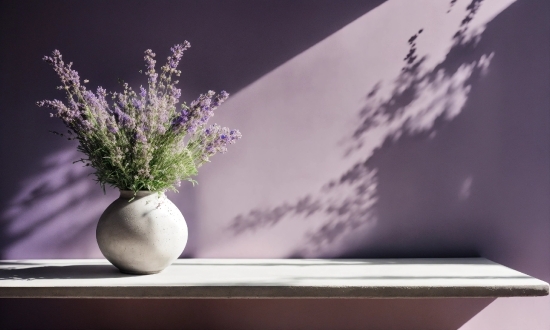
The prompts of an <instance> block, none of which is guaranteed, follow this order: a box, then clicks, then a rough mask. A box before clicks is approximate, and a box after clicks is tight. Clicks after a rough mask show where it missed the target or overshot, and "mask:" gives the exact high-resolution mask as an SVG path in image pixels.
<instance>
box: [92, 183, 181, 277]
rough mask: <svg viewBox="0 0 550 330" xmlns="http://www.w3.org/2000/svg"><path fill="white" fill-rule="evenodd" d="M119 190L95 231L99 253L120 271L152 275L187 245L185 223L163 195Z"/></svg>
mask: <svg viewBox="0 0 550 330" xmlns="http://www.w3.org/2000/svg"><path fill="white" fill-rule="evenodd" d="M133 197H134V193H133V192H132V191H126V190H121V191H120V197H119V198H118V199H117V200H115V201H114V202H113V203H111V205H109V206H108V207H107V209H106V210H105V211H104V212H103V214H102V215H101V217H100V218H99V222H98V224H97V230H96V238H97V243H98V245H99V249H100V250H101V253H103V255H104V256H105V258H106V259H107V260H109V262H111V263H112V264H113V265H115V266H116V267H117V268H118V269H119V270H120V271H121V272H123V273H129V274H155V273H158V272H160V271H162V270H163V269H164V268H166V267H168V266H169V265H170V264H171V263H172V262H174V261H175V260H176V259H177V258H178V257H179V256H180V254H181V253H182V252H183V249H184V248H185V245H186V244H187V224H186V223H185V219H184V218H183V215H182V214H181V212H180V211H179V209H178V208H177V207H176V206H175V205H174V204H173V203H172V202H171V201H170V200H169V199H168V198H167V197H166V195H165V194H164V193H154V192H150V191H139V192H137V195H136V196H135V198H134V199H133V200H132V201H130V199H132V198H133Z"/></svg>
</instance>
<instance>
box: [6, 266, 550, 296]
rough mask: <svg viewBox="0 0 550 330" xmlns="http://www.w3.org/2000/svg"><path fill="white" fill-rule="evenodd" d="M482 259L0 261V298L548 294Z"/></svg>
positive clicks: (536, 283) (543, 286) (530, 281)
mask: <svg viewBox="0 0 550 330" xmlns="http://www.w3.org/2000/svg"><path fill="white" fill-rule="evenodd" d="M548 291H549V286H548V283H546V282H543V281H541V280H538V279H536V278H533V277H531V276H528V275H525V274H523V273H520V272H518V271H515V270H513V269H510V268H508V267H505V266H502V265H500V264H497V263H494V262H492V261H489V260H487V259H483V258H464V259H455V258H452V259H448V258H441V259H328V260H327V259H179V260H177V261H176V262H175V263H174V264H173V265H172V266H170V267H168V268H167V269H166V270H164V271H163V272H161V273H159V274H155V275H127V274H122V273H120V272H118V270H117V269H116V268H115V267H114V266H112V265H111V264H109V263H108V262H107V261H106V260H95V259H84V260H74V259H60V260H5V261H0V298H442V297H521V296H525V297H527V296H545V295H548Z"/></svg>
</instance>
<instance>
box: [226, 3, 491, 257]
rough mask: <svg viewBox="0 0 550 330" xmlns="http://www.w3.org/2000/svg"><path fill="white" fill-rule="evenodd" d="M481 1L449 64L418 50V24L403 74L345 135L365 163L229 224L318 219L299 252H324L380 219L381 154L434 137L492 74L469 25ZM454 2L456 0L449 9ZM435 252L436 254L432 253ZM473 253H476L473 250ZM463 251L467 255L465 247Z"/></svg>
mask: <svg viewBox="0 0 550 330" xmlns="http://www.w3.org/2000/svg"><path fill="white" fill-rule="evenodd" d="M481 4H482V0H473V1H471V3H470V4H469V5H468V6H467V10H466V15H465V16H464V18H463V20H462V21H461V23H460V26H459V27H458V30H457V32H456V34H455V35H454V36H453V44H452V47H451V48H450V50H449V51H448V53H447V54H446V56H445V58H444V60H443V61H442V62H440V63H438V64H436V65H435V66H434V67H431V68H430V67H428V65H426V62H427V59H429V55H427V54H426V55H422V56H421V55H420V54H419V51H418V49H417V40H418V39H419V38H421V37H422V33H423V32H424V31H423V28H422V27H419V30H418V31H417V32H416V33H415V34H414V35H412V36H411V38H410V39H409V40H408V44H409V52H408V53H407V54H406V56H405V58H404V59H403V61H404V65H403V68H402V70H401V73H400V74H399V75H398V76H397V77H396V78H395V79H394V81H392V82H390V83H389V85H390V86H384V84H386V83H385V82H379V83H378V84H376V85H375V86H374V87H373V88H372V89H371V90H370V91H369V92H368V93H367V95H366V102H365V105H364V107H363V108H362V109H361V110H360V111H359V120H358V122H360V124H359V125H358V126H357V127H356V128H355V130H354V132H353V134H352V135H351V136H349V137H347V138H345V141H344V144H345V145H347V148H346V152H345V157H353V156H356V157H357V155H359V157H358V159H360V161H358V162H356V163H355V164H354V165H353V166H352V167H351V168H349V169H348V170H347V171H346V172H344V173H343V174H342V175H341V176H340V177H338V178H336V179H334V180H332V181H330V182H327V183H326V184H325V185H324V187H323V188H322V189H321V190H320V191H319V192H318V193H313V194H309V195H306V196H304V197H303V198H300V199H298V200H296V201H294V202H285V203H282V204H280V205H278V206H275V207H272V208H267V209H261V208H258V209H253V210H251V211H250V212H249V213H247V214H240V215H238V216H236V217H235V218H234V219H233V220H232V222H231V224H230V226H229V230H230V231H232V232H233V233H234V234H235V235H239V234H242V233H244V232H247V231H255V230H259V229H261V228H266V227H270V226H274V225H276V224H277V223H279V222H280V221H283V220H291V219H292V220H294V219H297V218H303V219H307V218H314V217H315V219H316V221H319V223H318V224H317V225H316V226H315V229H314V230H311V231H310V232H308V233H307V234H306V238H305V243H304V244H303V248H301V249H298V250H297V251H296V252H295V253H294V254H293V255H292V256H293V257H308V256H322V255H324V252H323V250H324V249H325V248H326V247H328V246H330V245H331V244H334V243H338V241H339V240H341V239H342V238H343V237H347V235H350V234H353V233H354V232H357V231H363V232H364V230H368V228H372V226H374V225H376V223H377V222H378V221H379V220H378V219H379V214H378V211H377V205H378V202H379V194H378V190H379V186H378V184H379V180H378V171H379V168H377V167H376V166H374V164H373V158H374V156H375V155H377V154H378V153H381V152H382V153H383V152H384V150H386V149H387V148H390V147H391V145H392V144H395V143H396V142H397V141H400V140H403V139H408V138H412V139H425V140H430V139H433V138H434V137H435V136H436V131H437V130H438V129H440V128H442V127H443V126H445V124H446V123H447V122H450V121H452V120H453V119H454V118H455V117H456V116H458V115H459V114H460V113H461V111H462V109H463V107H464V105H465V103H466V101H467V99H468V96H469V93H470V90H471V89H472V87H473V86H475V84H476V83H477V82H478V81H479V80H480V79H482V76H483V75H484V74H485V73H486V72H487V69H488V66H489V64H490V61H491V59H492V57H493V55H494V53H492V52H487V51H486V50H483V49H481V48H480V47H479V44H480V42H481V40H482V32H481V31H471V28H470V26H469V25H470V22H471V21H472V19H473V18H474V16H475V15H476V13H477V12H478V10H479V8H480V6H481ZM453 5H454V1H453V2H451V4H450V8H449V11H451V10H452V9H453ZM384 87H387V88H385V90H386V91H387V92H384V91H383V90H384ZM377 134H383V138H382V139H380V144H378V145H376V146H374V147H373V146H372V144H371V145H370V146H367V143H365V142H366V141H368V140H369V138H370V137H372V136H373V135H377ZM360 155H363V156H362V157H361V156H360ZM402 166H406V164H402ZM471 185H472V178H471V177H467V178H466V179H465V181H464V182H463V183H462V187H461V191H462V193H461V196H462V198H468V196H469V193H470V187H471ZM317 219H319V220H317ZM428 254H432V256H433V252H431V253H430V252H428ZM466 254H467V255H471V256H476V253H475V252H471V251H468V252H466ZM400 255H401V256H404V255H403V254H402V253H401V254H400ZM461 255H462V256H464V252H463V251H462V252H461ZM373 256H374V255H373ZM385 256H387V255H385Z"/></svg>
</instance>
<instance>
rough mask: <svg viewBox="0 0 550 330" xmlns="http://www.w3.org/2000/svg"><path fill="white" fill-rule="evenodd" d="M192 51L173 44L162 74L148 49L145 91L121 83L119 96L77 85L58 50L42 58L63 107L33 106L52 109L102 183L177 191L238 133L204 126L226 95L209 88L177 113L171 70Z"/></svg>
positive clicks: (51, 104)
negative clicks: (62, 93) (55, 78)
mask: <svg viewBox="0 0 550 330" xmlns="http://www.w3.org/2000/svg"><path fill="white" fill-rule="evenodd" d="M190 46H191V45H190V44H189V43H188V42H187V41H185V42H184V43H182V44H177V45H174V46H173V47H172V48H171V49H170V50H171V55H170V56H169V57H168V58H167V62H166V64H165V65H164V66H162V67H161V70H160V74H159V73H157V72H156V70H155V65H156V60H155V56H156V55H155V53H153V52H152V51H151V50H150V49H148V50H146V51H145V56H144V60H145V67H146V71H145V72H144V73H145V75H146V76H147V81H148V86H146V87H143V86H140V87H139V91H138V93H136V92H134V91H133V90H132V88H131V87H130V86H129V85H128V84H127V83H123V84H122V86H123V91H122V92H114V93H108V92H107V91H106V90H105V89H103V88H102V87H98V88H97V90H96V92H95V93H94V92H92V91H90V90H87V89H86V87H85V86H84V85H83V84H81V83H80V76H79V74H78V72H77V71H75V70H73V69H72V63H68V64H67V63H65V62H64V61H63V59H62V56H61V53H60V52H59V51H57V50H55V51H54V52H53V53H52V55H51V56H45V57H44V60H45V61H46V62H47V63H49V64H50V65H51V66H52V67H53V69H54V71H55V72H56V73H57V75H58V76H59V78H60V80H61V82H62V86H60V87H59V89H60V90H64V91H65V93H66V94H67V102H66V103H63V102H61V101H59V100H45V101H40V102H37V104H38V105H39V106H41V107H47V108H49V109H52V113H51V116H52V117H57V118H60V119H61V120H62V121H63V123H64V124H65V125H66V126H67V127H68V128H69V131H70V132H71V133H70V134H71V136H72V137H73V138H74V139H77V140H78V141H79V146H78V150H80V151H81V152H83V153H84V154H85V155H86V157H87V158H83V159H81V161H82V162H83V163H84V164H85V165H86V166H92V167H93V168H95V170H96V172H95V175H96V177H97V181H98V182H99V183H100V184H101V185H102V186H105V185H106V184H109V185H112V186H116V187H118V188H120V189H129V190H133V191H138V190H144V189H145V190H152V191H163V190H166V189H174V190H175V186H178V185H179V184H180V182H181V181H182V180H189V181H193V179H192V177H193V176H195V175H197V173H198V168H199V167H200V166H202V165H203V164H204V163H205V162H208V161H210V158H211V157H212V156H214V155H215V154H217V153H225V152H226V151H227V146H228V145H230V144H234V143H235V142H236V141H237V140H239V139H240V138H241V134H240V132H239V131H237V130H230V129H228V128H222V127H220V126H219V125H216V124H214V125H211V126H207V122H208V121H209V119H210V118H212V117H213V116H214V112H215V110H216V109H217V108H218V107H219V106H220V105H221V104H222V103H223V102H225V101H226V100H227V98H228V97H229V94H228V93H227V92H225V91H221V92H220V93H219V94H216V93H215V92H214V91H208V92H207V93H205V94H201V95H200V96H199V97H198V98H197V99H195V100H193V101H192V102H191V104H190V105H189V106H188V105H187V104H186V103H183V104H182V105H181V110H179V111H178V110H177V107H176V106H177V104H178V103H179V99H180V97H181V89H179V88H177V87H176V86H175V85H176V84H177V83H178V81H172V76H173V75H176V76H179V75H180V73H181V72H180V71H179V70H177V66H178V64H179V62H180V60H181V59H182V57H183V53H184V52H185V51H186V50H187V49H188V48H189V47H190ZM84 82H85V83H86V82H88V81H87V80H84ZM107 96H111V98H112V102H108V101H107Z"/></svg>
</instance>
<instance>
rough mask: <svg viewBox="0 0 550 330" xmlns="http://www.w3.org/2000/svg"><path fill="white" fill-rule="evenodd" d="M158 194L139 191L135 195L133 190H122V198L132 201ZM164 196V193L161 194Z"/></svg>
mask: <svg viewBox="0 0 550 330" xmlns="http://www.w3.org/2000/svg"><path fill="white" fill-rule="evenodd" d="M153 194H158V192H154V191H150V190H139V191H138V192H136V193H135V195H134V192H133V191H131V190H120V198H125V199H130V198H134V197H136V198H139V197H146V196H149V195H153ZM161 194H164V193H161Z"/></svg>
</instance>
